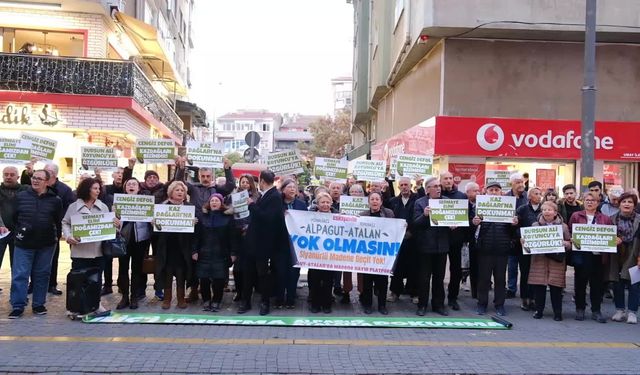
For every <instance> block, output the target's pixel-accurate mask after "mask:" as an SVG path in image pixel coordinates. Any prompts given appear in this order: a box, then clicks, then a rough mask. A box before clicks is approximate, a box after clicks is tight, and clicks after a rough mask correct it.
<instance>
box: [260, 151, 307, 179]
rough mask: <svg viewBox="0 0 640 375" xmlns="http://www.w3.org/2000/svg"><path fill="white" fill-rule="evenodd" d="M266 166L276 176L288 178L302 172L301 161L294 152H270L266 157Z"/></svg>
mask: <svg viewBox="0 0 640 375" xmlns="http://www.w3.org/2000/svg"><path fill="white" fill-rule="evenodd" d="M267 166H268V167H269V170H270V171H271V172H273V173H275V175H276V176H288V175H292V174H300V173H302V172H304V169H303V168H302V160H300V157H299V156H298V152H296V150H288V151H282V152H272V153H270V154H269V155H268V156H267Z"/></svg>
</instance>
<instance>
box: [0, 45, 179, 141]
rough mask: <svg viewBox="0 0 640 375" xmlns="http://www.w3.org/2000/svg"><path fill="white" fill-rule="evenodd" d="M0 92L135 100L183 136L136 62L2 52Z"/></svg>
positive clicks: (0, 55)
mask: <svg viewBox="0 0 640 375" xmlns="http://www.w3.org/2000/svg"><path fill="white" fill-rule="evenodd" d="M0 90H8V91H30V92H42V93H54V94H70V95H98V96H128V97H132V98H133V99H134V100H135V101H136V102H138V104H139V105H140V106H142V107H143V108H145V109H146V110H147V111H149V112H150V113H151V115H152V116H153V117H154V118H155V119H156V120H158V121H160V122H162V123H163V124H165V125H166V126H167V127H168V128H169V129H170V130H171V132H173V133H174V134H175V135H177V136H179V137H180V138H182V136H183V132H182V128H183V126H182V125H183V124H182V120H180V117H178V115H177V114H176V113H175V111H174V110H173V109H172V108H171V107H170V106H169V105H168V104H167V102H165V101H164V99H162V97H161V96H160V95H159V94H158V93H157V92H156V91H155V90H154V88H153V86H152V85H151V82H149V80H148V79H147V78H146V77H145V75H144V74H143V73H142V71H141V70H140V68H138V66H137V65H136V64H135V63H134V62H133V61H120V60H100V59H80V58H70V57H51V56H36V55H21V54H6V53H0Z"/></svg>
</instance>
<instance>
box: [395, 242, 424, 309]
mask: <svg viewBox="0 0 640 375" xmlns="http://www.w3.org/2000/svg"><path fill="white" fill-rule="evenodd" d="M417 258H418V254H416V251H415V246H414V241H413V239H412V238H408V239H405V240H404V241H402V245H401V246H400V253H399V254H398V258H397V259H396V268H395V269H394V270H393V276H391V283H390V284H389V290H391V292H393V293H394V294H396V295H398V296H399V295H401V294H409V295H411V296H415V295H417V294H418V282H417V275H418V266H417V263H418V259H417ZM404 279H407V283H406V284H405V283H404Z"/></svg>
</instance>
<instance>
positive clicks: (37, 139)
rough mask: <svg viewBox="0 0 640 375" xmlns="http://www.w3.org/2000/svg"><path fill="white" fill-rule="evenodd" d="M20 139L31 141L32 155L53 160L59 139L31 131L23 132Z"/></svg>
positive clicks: (45, 159) (40, 158)
mask: <svg viewBox="0 0 640 375" xmlns="http://www.w3.org/2000/svg"><path fill="white" fill-rule="evenodd" d="M20 139H23V140H25V141H31V157H35V158H37V159H39V160H44V161H53V158H54V157H55V154H56V147H57V146H58V141H56V140H54V139H49V138H45V137H41V136H39V135H35V134H31V133H22V134H21V135H20Z"/></svg>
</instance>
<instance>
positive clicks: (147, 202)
mask: <svg viewBox="0 0 640 375" xmlns="http://www.w3.org/2000/svg"><path fill="white" fill-rule="evenodd" d="M154 203H155V202H154V197H153V196H152V195H134V194H114V195H113V208H114V210H115V212H116V215H117V216H118V217H119V218H120V220H122V221H142V222H147V223H148V222H151V221H152V220H153V208H154Z"/></svg>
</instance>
